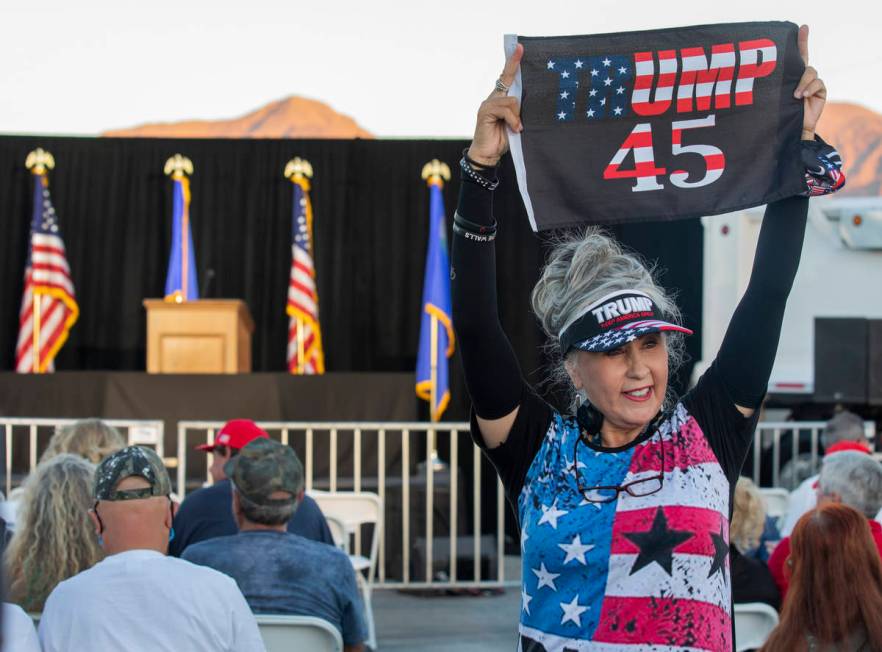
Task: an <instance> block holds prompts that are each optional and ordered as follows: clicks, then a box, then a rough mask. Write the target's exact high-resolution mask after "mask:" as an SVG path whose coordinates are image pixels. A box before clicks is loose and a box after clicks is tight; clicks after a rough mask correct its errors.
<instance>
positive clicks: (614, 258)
mask: <svg viewBox="0 0 882 652" xmlns="http://www.w3.org/2000/svg"><path fill="white" fill-rule="evenodd" d="M807 39H808V28H806V27H803V28H801V29H800V32H799V48H800V52H801V54H802V56H803V59H804V60H805V61H806V63H807ZM522 54H523V49H522V46H518V47H517V49H516V50H515V52H514V54H513V55H512V56H511V57H510V58H509V59H508V61H507V62H506V65H505V69H504V70H503V73H502V75H501V76H500V79H499V81H498V82H497V84H496V90H495V91H494V92H493V93H492V94H491V95H490V97H489V98H488V99H487V100H486V101H485V102H484V103H483V104H482V105H481V108H480V110H479V112H478V118H477V126H476V129H475V136H474V140H473V141H472V144H471V147H470V148H469V150H468V153H467V155H466V156H465V157H464V158H463V161H462V162H461V169H462V180H463V183H462V190H461V195H460V200H459V206H458V208H457V212H456V215H455V217H454V226H453V231H454V241H453V250H452V268H453V269H452V278H453V285H452V291H453V319H454V326H455V328H456V330H457V335H458V337H459V340H460V350H461V352H462V358H463V365H464V368H465V374H466V381H467V385H468V389H469V393H470V395H471V398H472V403H473V407H474V413H475V414H474V417H473V419H472V432H473V436H474V438H475V441H476V442H477V443H478V445H479V446H480V447H481V448H482V449H483V450H484V451H485V453H486V455H487V456H488V457H489V458H490V460H491V461H492V462H493V464H494V466H495V468H496V470H497V472H498V473H499V475H500V477H501V479H502V481H503V484H504V486H505V489H506V493H507V496H508V499H509V501H510V502H511V503H512V505H513V506H514V507H515V510H516V512H517V514H518V518H519V522H520V526H521V532H522V534H521V541H522V553H523V557H522V568H523V585H522V609H521V618H520V641H521V644H520V649H522V650H524V651H525V652H526V651H527V650H531V651H540V650H548V651H551V650H555V651H560V650H564V649H567V650H628V649H633V650H637V649H641V650H642V649H649V647H648V646H652V645H654V646H658V647H654V648H652V649H658V650H661V649H663V650H681V649H689V650H699V649H700V650H730V649H732V646H733V641H732V619H731V581H730V579H729V577H728V574H729V571H728V568H729V559H728V554H729V541H728V539H729V534H728V530H729V518H730V517H731V512H732V492H733V490H734V486H735V482H736V480H737V478H738V475H739V472H740V469H741V466H742V463H743V461H744V458H745V456H746V453H747V449H748V446H749V444H750V441H751V436H752V433H753V431H754V426H755V424H756V421H757V418H758V415H757V409H758V408H759V406H760V403H761V402H762V399H763V397H764V395H765V392H766V386H767V383H768V378H769V374H770V372H771V368H772V363H773V361H774V359H775V351H776V348H777V344H778V338H779V334H780V328H781V321H782V318H783V314H784V308H785V303H786V299H787V296H788V293H789V291H790V288H791V285H792V283H793V279H794V276H795V274H796V271H797V267H798V265H799V258H800V252H801V248H802V242H803V235H804V231H805V226H806V215H807V209H808V200H807V199H806V198H805V197H791V198H788V199H784V200H781V201H778V202H774V203H772V204H769V206H768V208H767V210H766V215H765V218H764V220H763V224H762V230H761V233H760V236H759V242H758V245H757V251H756V259H755V262H754V268H753V273H752V275H751V280H750V284H749V286H748V288H747V290H746V292H745V294H744V297H743V298H742V300H741V302H740V304H739V306H738V308H737V310H736V311H735V314H734V315H733V317H732V320H731V323H730V325H729V329H728V331H727V333H726V336H725V339H724V341H723V344H722V346H721V348H720V351H719V354H718V355H717V358H716V360H715V361H714V363H713V364H712V365H711V367H710V368H709V369H708V371H707V372H706V373H705V374H704V375H703V376H702V377H701V379H700V380H699V381H698V383H697V385H696V386H695V387H694V388H693V389H691V390H690V391H689V392H687V393H686V395H684V396H683V397H681V398H680V399H676V398H674V397H671V396H669V393H670V392H669V388H668V378H669V375H670V371H671V369H672V368H673V367H675V366H676V365H677V363H678V362H679V359H680V357H681V355H680V352H681V351H682V338H683V337H684V336H685V335H688V334H690V333H691V331H690V330H689V329H687V328H685V327H684V326H683V325H682V323H681V319H680V313H679V311H678V309H677V306H676V304H675V302H674V300H673V299H672V297H671V296H670V295H669V294H668V293H667V292H666V291H665V290H664V289H663V288H662V287H660V286H659V285H658V284H657V283H656V281H655V279H654V278H653V275H652V273H651V272H650V271H649V270H648V269H647V267H646V266H645V265H644V264H643V263H642V262H641V261H640V260H639V258H638V257H637V256H635V255H634V254H632V253H630V252H627V251H625V250H623V248H622V247H621V246H620V245H619V244H618V243H616V242H615V241H614V240H612V239H611V238H609V237H607V236H605V235H603V234H602V233H601V232H600V231H598V230H595V229H588V230H586V231H584V232H583V233H581V234H579V235H577V236H571V237H570V238H569V239H566V240H563V241H560V242H558V244H557V245H556V246H555V247H554V249H553V251H552V252H551V254H550V256H549V258H548V261H547V264H546V265H545V268H544V269H543V271H542V274H541V277H540V279H539V281H538V282H537V284H536V286H535V288H534V290H533V296H532V301H533V309H534V311H535V313H536V315H537V317H538V318H539V320H540V322H541V324H542V326H543V329H544V330H545V332H546V334H547V335H548V337H549V339H550V340H551V344H552V346H553V347H555V348H556V349H557V350H558V351H559V353H560V356H561V359H560V365H559V367H560V375H561V376H562V378H563V379H565V381H566V382H568V383H569V384H570V386H571V388H572V390H573V392H574V394H575V395H576V397H577V399H576V401H577V404H578V409H576V410H575V414H563V413H560V412H558V411H556V410H555V409H553V408H552V407H551V406H550V405H548V404H547V403H545V402H544V401H543V400H542V399H540V398H539V397H538V396H537V395H536V394H535V393H534V392H533V390H532V389H531V388H530V387H529V386H528V385H527V384H526V383H525V381H524V380H523V378H522V376H521V372H520V368H519V366H518V362H517V358H516V357H515V355H514V352H513V351H512V349H511V347H510V345H509V343H508V340H507V338H506V336H505V333H504V332H503V330H502V327H501V325H500V322H499V317H498V314H497V307H496V306H497V300H496V278H495V253H494V245H493V240H494V238H495V237H496V229H497V226H496V222H495V220H494V216H493V212H492V197H493V190H494V188H495V187H496V183H497V181H496V165H497V163H498V161H499V159H500V157H501V156H502V155H503V154H504V153H505V151H506V150H507V135H506V133H507V132H506V128H509V129H512V130H515V131H520V130H521V129H522V125H521V121H520V116H519V106H518V103H517V100H515V99H514V98H510V97H507V96H506V93H507V90H508V87H509V86H510V85H511V84H512V83H513V81H514V78H515V74H516V72H517V68H518V64H519V61H520V58H521V56H522ZM794 97H795V98H796V99H802V101H803V102H804V116H805V117H804V124H803V136H802V137H803V141H804V142H803V145H802V147H803V150H804V155H805V156H808V157H809V159H810V163H812V166H811V168H812V169H811V172H812V174H814V175H815V176H811V177H809V176H807V184H808V189H807V190H806V195H808V194H812V191H811V188H812V187H813V186H814V187H815V188H817V187H818V186H819V184H820V185H824V187H825V188H826V189H827V190H832V189H834V188H837V187H839V186H841V185H842V178H841V173H840V171H839V166H838V165H832V164H827V165H825V166H823V171H819V170H818V169H817V168H818V160H822V162H823V161H826V162H829V158H833V159H834V160H838V157H837V156H835V152H832V150H830V148H829V147H827V146H826V145H824V144H823V143H822V142H821V141H819V140H815V135H814V131H815V125H816V123H817V120H818V118H819V117H820V115H821V111H822V110H823V107H824V102H825V98H826V89H825V87H824V84H823V82H822V81H821V80H820V79H819V78H818V77H817V73H816V71H815V70H814V69H813V68H810V67H807V68H806V69H805V73H804V75H803V76H802V79H801V81H800V82H799V85H798V87H797V88H796V89H795V90H794ZM817 192H818V191H817V190H815V191H814V193H815V194H817ZM574 406H575V404H574Z"/></svg>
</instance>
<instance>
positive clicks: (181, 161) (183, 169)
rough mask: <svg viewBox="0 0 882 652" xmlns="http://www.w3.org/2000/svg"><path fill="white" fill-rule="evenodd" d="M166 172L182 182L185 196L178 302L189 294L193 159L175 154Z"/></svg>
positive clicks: (182, 217) (185, 298)
mask: <svg viewBox="0 0 882 652" xmlns="http://www.w3.org/2000/svg"><path fill="white" fill-rule="evenodd" d="M164 171H165V174H166V175H167V176H170V177H171V178H172V181H173V182H176V183H180V184H181V192H182V194H183V196H184V198H183V199H184V211H183V215H182V216H181V290H180V293H179V294H178V295H177V296H176V297H175V301H176V302H177V303H181V302H183V301H187V300H188V299H189V298H190V296H189V291H188V287H189V286H188V283H189V280H190V279H189V275H188V272H189V269H188V263H189V260H190V251H189V249H190V238H188V237H187V234H188V233H189V232H190V228H189V227H190V187H189V180H188V179H187V175H188V174H189V175H192V174H193V161H191V160H190V159H188V158H187V157H186V156H182V155H181V154H175V155H174V156H172V157H171V158H169V159H168V160H167V161H166V162H165V168H164Z"/></svg>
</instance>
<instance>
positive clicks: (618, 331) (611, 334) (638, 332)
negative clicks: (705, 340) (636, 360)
mask: <svg viewBox="0 0 882 652" xmlns="http://www.w3.org/2000/svg"><path fill="white" fill-rule="evenodd" d="M662 331H670V332H676V333H683V334H685V335H692V331H691V330H689V329H688V328H684V327H683V326H677V324H672V323H670V322H667V321H658V320H651V321H641V322H631V323H629V324H625V325H624V326H620V327H619V328H611V329H609V330H607V331H604V332H603V333H600V334H598V335H595V336H594V337H589V338H588V339H587V340H582V341H581V342H576V343H575V344H573V348H574V349H578V350H580V351H590V352H593V353H605V352H607V351H614V350H615V349H619V348H621V347H623V346H625V345H626V344H628V343H629V342H633V341H634V340H636V339H637V338H638V337H641V336H643V335H648V334H649V333H659V332H662Z"/></svg>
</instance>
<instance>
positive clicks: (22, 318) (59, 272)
mask: <svg viewBox="0 0 882 652" xmlns="http://www.w3.org/2000/svg"><path fill="white" fill-rule="evenodd" d="M36 301H39V343H38V348H39V355H37V356H35V355H34V327H35V310H34V308H35V302H36ZM75 301H76V300H75V298H74V286H73V280H72V279H71V276H70V267H69V266H68V264H67V257H66V255H65V249H64V242H63V241H62V240H61V238H59V237H58V236H55V235H48V234H41V233H35V234H33V235H32V236H31V265H30V266H29V267H28V268H27V269H26V270H25V288H24V295H23V297H22V304H21V311H20V313H19V331H18V340H17V342H16V346H15V370H16V371H17V372H19V373H30V372H34V371H52V370H53V369H54V364H53V359H54V357H55V354H56V353H57V351H58V349H59V348H61V345H62V344H63V343H64V340H65V339H66V337H67V331H68V329H69V328H70V326H71V324H72V321H71V318H73V319H76V315H77V310H76V303H75ZM35 358H36V359H35Z"/></svg>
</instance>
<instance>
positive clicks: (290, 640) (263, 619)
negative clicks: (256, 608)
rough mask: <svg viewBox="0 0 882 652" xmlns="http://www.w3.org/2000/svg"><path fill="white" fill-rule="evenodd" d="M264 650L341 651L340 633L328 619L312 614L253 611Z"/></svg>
mask: <svg viewBox="0 0 882 652" xmlns="http://www.w3.org/2000/svg"><path fill="white" fill-rule="evenodd" d="M255 618H256V619H257V626H258V627H259V628H260V636H261V638H263V644H264V645H265V646H266V652H295V651H297V650H304V651H306V650H309V652H343V637H342V636H340V632H339V631H338V630H337V628H336V627H334V626H333V625H332V624H331V623H329V622H328V621H326V620H322V619H321V618H314V617H312V616H277V615H256V616H255Z"/></svg>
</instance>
